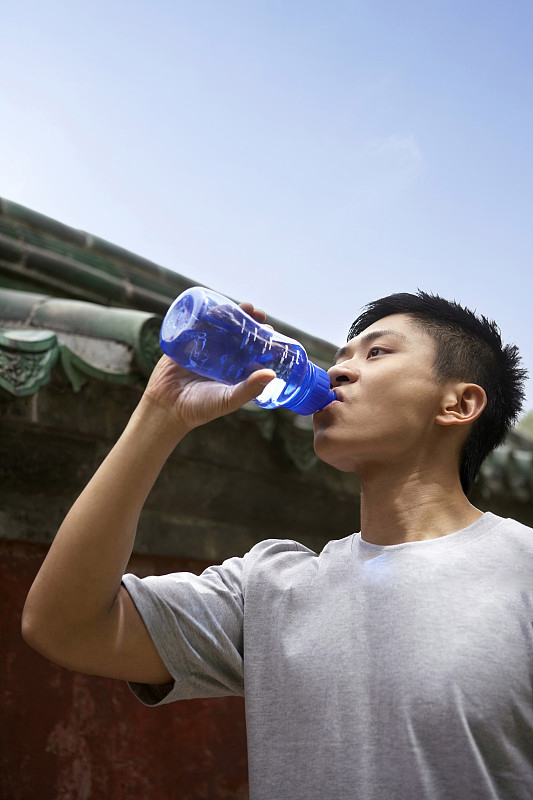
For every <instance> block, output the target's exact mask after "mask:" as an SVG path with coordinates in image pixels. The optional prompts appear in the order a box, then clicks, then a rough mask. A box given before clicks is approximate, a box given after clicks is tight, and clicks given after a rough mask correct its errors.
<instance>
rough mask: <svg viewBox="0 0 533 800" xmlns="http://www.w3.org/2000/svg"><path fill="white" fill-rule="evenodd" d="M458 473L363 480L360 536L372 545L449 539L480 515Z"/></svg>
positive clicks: (381, 475)
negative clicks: (467, 494) (445, 537)
mask: <svg viewBox="0 0 533 800" xmlns="http://www.w3.org/2000/svg"><path fill="white" fill-rule="evenodd" d="M481 513H482V512H481V511H479V510H478V509H477V508H475V507H474V506H472V505H471V504H470V502H469V501H468V499H467V498H466V496H465V495H464V493H463V490H462V488H461V483H460V480H459V477H458V476H457V475H455V474H453V475H451V476H448V477H446V478H444V479H443V477H442V476H438V478H437V476H435V475H431V474H428V472H427V471H424V473H423V474H421V473H416V472H415V473H411V474H410V475H409V476H408V477H406V476H405V474H403V475H401V474H400V475H398V476H395V475H394V474H391V473H390V472H389V473H388V474H387V475H383V473H380V474H379V476H377V477H372V476H367V477H365V478H362V479H361V535H362V537H363V539H364V540H365V541H367V542H371V543H372V544H379V545H391V544H401V543H403V542H416V541H423V540H424V539H436V538H438V537H440V536H446V535H447V534H449V533H453V532H454V531H458V530H461V529H462V528H466V527H467V526H468V525H471V524H472V523H473V522H475V521H476V519H479V517H480V516H481Z"/></svg>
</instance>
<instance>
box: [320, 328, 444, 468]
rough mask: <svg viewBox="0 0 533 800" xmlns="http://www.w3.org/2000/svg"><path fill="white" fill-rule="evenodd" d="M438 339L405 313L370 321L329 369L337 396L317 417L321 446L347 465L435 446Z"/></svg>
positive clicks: (414, 454) (412, 455)
mask: <svg viewBox="0 0 533 800" xmlns="http://www.w3.org/2000/svg"><path fill="white" fill-rule="evenodd" d="M434 358H435V343H434V342H433V340H432V339H431V337H429V336H428V335H427V334H426V333H424V331H423V329H421V328H420V327H418V326H417V325H416V324H415V323H414V322H413V321H412V320H411V319H410V318H409V317H407V316H406V315H404V314H393V315H391V316H389V317H385V318H383V319H381V320H379V321H378V322H375V323H373V324H372V325H370V326H369V327H368V328H367V329H366V330H365V331H363V333H361V334H360V335H359V336H356V337H355V338H354V339H351V340H350V341H349V342H348V344H347V345H346V346H345V347H343V348H342V349H341V350H339V352H338V354H337V358H336V362H335V365H334V366H333V367H331V369H330V370H329V375H330V378H331V386H332V388H333V389H334V390H335V393H336V395H337V398H338V399H337V400H336V401H334V402H333V403H331V404H330V405H328V406H326V407H325V408H324V409H322V410H321V411H318V412H317V413H316V414H315V415H314V419H313V421H314V430H315V451H316V453H317V455H318V456H319V457H320V458H321V459H322V460H323V461H326V462H327V463H329V464H331V465H332V466H335V467H337V469H341V470H343V471H348V472H352V471H353V472H356V473H357V474H359V475H360V476H362V472H364V470H365V469H367V468H369V467H371V466H372V465H379V464H383V463H386V464H388V465H390V464H391V463H398V464H399V465H401V464H402V463H403V464H405V465H407V463H408V459H411V460H412V459H415V460H416V459H417V458H418V459H419V458H420V456H421V455H422V453H423V451H424V450H426V449H427V448H428V447H431V446H432V443H433V442H434V437H435V434H436V430H435V429H436V427H437V426H436V423H435V416H436V414H437V411H438V408H439V401H440V400H441V398H442V386H439V385H438V384H437V383H436V382H435V379H434V377H433V372H432V365H433V361H434Z"/></svg>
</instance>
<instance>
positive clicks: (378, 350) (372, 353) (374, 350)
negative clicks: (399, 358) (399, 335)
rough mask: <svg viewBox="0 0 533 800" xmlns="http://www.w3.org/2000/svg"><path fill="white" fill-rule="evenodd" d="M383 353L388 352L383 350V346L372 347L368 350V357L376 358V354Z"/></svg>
mask: <svg viewBox="0 0 533 800" xmlns="http://www.w3.org/2000/svg"><path fill="white" fill-rule="evenodd" d="M384 353H388V350H385V349H384V348H383V347H372V348H371V349H370V350H369V351H368V357H369V358H376V357H377V356H381V355H383V354H384Z"/></svg>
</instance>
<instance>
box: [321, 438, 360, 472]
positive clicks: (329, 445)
mask: <svg viewBox="0 0 533 800" xmlns="http://www.w3.org/2000/svg"><path fill="white" fill-rule="evenodd" d="M314 450H315V453H316V455H317V456H318V458H319V459H320V460H321V461H323V462H324V464H329V466H330V467H334V468H335V469H338V470H339V471H340V472H354V471H355V470H354V468H353V464H352V463H351V460H348V459H347V458H346V459H345V458H343V457H342V455H341V454H340V453H339V448H338V446H337V447H336V446H335V444H334V443H333V442H324V441H320V439H317V438H315V442H314Z"/></svg>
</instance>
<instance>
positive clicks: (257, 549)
mask: <svg viewBox="0 0 533 800" xmlns="http://www.w3.org/2000/svg"><path fill="white" fill-rule="evenodd" d="M351 541H352V536H347V537H346V538H345V539H341V540H338V541H336V540H333V541H330V542H328V543H327V544H326V545H325V546H324V548H323V549H322V550H321V551H320V552H316V551H314V550H311V549H310V548H309V547H306V545H304V544H301V543H300V542H296V541H294V540H292V539H266V540H264V541H262V542H259V543H258V544H256V545H255V546H254V547H252V549H251V550H250V551H249V552H248V553H247V554H246V555H245V556H244V559H243V575H244V577H245V579H247V578H250V577H251V576H253V577H254V578H256V577H257V575H258V573H260V574H261V577H262V578H265V577H266V576H267V575H269V574H270V575H272V576H276V578H281V577H283V578H284V579H287V578H289V576H291V575H292V576H293V577H295V576H296V575H297V574H302V573H306V572H309V571H315V570H318V569H319V568H324V567H325V565H326V563H327V564H331V563H332V562H336V561H339V560H342V559H343V558H344V556H345V553H346V552H347V550H349V549H350V547H351Z"/></svg>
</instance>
